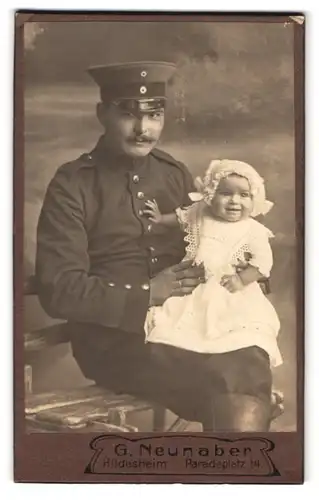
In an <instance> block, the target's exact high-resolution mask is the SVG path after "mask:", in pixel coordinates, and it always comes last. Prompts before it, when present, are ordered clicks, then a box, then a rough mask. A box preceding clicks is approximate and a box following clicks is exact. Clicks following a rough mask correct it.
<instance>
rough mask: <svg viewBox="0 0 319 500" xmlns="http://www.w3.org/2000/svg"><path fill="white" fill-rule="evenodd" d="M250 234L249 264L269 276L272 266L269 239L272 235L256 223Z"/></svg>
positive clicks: (266, 276)
mask: <svg viewBox="0 0 319 500" xmlns="http://www.w3.org/2000/svg"><path fill="white" fill-rule="evenodd" d="M257 224H258V226H257V225H256V226H255V227H254V229H253V230H252V232H251V235H250V242H249V247H250V250H251V254H252V258H251V259H250V261H249V264H251V265H252V266H254V267H256V268H257V269H258V270H259V272H260V273H261V274H262V275H263V276H265V278H269V275H270V271H271V268H272V266H273V255H272V250H271V246H270V244H269V239H270V238H273V237H274V235H273V233H272V232H271V231H269V229H267V228H266V227H265V226H263V225H262V224H259V223H257Z"/></svg>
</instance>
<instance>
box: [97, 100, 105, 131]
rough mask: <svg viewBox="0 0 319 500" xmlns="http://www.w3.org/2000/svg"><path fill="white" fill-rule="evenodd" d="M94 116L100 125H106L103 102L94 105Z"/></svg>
mask: <svg viewBox="0 0 319 500" xmlns="http://www.w3.org/2000/svg"><path fill="white" fill-rule="evenodd" d="M96 116H97V118H98V120H99V122H100V124H101V125H102V127H105V125H106V107H105V104H104V103H103V102H99V103H97V105H96Z"/></svg>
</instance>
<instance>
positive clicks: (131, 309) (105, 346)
mask: <svg viewBox="0 0 319 500" xmlns="http://www.w3.org/2000/svg"><path fill="white" fill-rule="evenodd" d="M193 191H194V186H193V180H192V177H191V175H190V173H189V172H188V170H187V169H186V167H185V166H184V165H183V164H181V163H179V162H177V161H176V160H175V159H173V158H172V157H171V156H170V155H168V154H167V153H164V152H162V151H160V150H157V149H154V150H153V151H152V152H151V153H150V154H149V155H148V156H146V157H144V158H139V159H132V158H128V157H125V156H123V157H120V156H117V157H114V156H112V154H111V153H110V152H109V151H108V150H107V149H106V147H105V141H104V138H103V137H102V138H101V139H100V140H99V142H98V144H97V145H96V147H95V148H94V150H93V151H92V152H91V153H90V154H85V155H82V156H81V157H80V158H78V159H77V160H75V161H72V162H70V163H68V164H65V165H63V166H62V167H60V168H59V169H58V171H57V173H56V174H55V176H54V178H53V179H52V181H51V183H50V184H49V187H48V189H47V193H46V196H45V199H44V203H43V208H42V211H41V214H40V218H39V223H38V233H37V256H36V277H37V286H38V294H39V299H40V302H41V304H42V306H43V308H44V309H45V310H46V312H47V313H48V314H49V315H50V316H52V317H55V318H61V319H65V320H67V326H66V328H67V330H68V334H69V336H70V339H71V343H72V348H73V353H74V356H75V358H76V360H77V362H78V364H79V366H80V368H81V370H82V372H83V374H84V375H85V376H86V377H87V378H89V379H92V380H95V381H96V382H97V383H98V384H101V385H104V386H106V387H107V388H109V389H111V390H115V391H117V392H128V393H132V394H134V395H137V396H139V397H142V398H146V399H149V400H155V401H158V402H160V403H162V404H164V405H165V406H166V407H168V408H171V409H172V410H173V411H175V413H178V414H180V415H181V416H184V417H185V418H189V419H194V420H196V419H198V420H201V418H200V415H201V414H202V412H203V411H205V410H204V406H203V405H204V403H205V401H206V400H207V395H209V394H210V393H211V391H212V387H213V386H214V385H215V386H216V384H215V382H214V375H213V374H214V373H215V372H216V370H217V371H219V372H220V369H221V368H222V369H223V370H224V371H225V367H229V370H228V371H229V373H228V374H226V375H225V377H224V378H227V386H228V389H229V390H231V391H233V392H234V391H236V390H237V389H238V390H239V391H243V392H251V393H253V394H257V393H259V392H260V388H261V387H265V386H266V392H267V393H268V392H269V387H270V385H269V384H270V383H271V382H269V380H268V376H269V372H268V360H267V359H265V356H264V355H262V354H260V353H259V352H257V351H254V349H258V348H249V349H246V350H242V351H243V352H239V354H237V357H236V356H235V357H236V360H234V353H226V354H215V355H209V357H207V355H201V354H196V353H189V354H186V355H185V352H183V351H181V350H178V349H174V348H171V347H170V346H160V345H158V346H156V345H153V346H152V345H149V344H145V343H144V322H145V318H146V314H147V310H148V307H149V283H150V279H151V278H152V277H153V276H155V275H156V274H157V273H159V272H160V271H161V270H163V269H165V268H167V267H169V266H171V265H173V264H176V263H178V262H180V261H181V260H182V258H183V257H184V255H185V243H184V234H183V233H182V232H180V231H178V230H176V229H167V228H166V229H164V228H160V227H159V225H152V224H150V222H149V220H148V218H147V217H146V216H144V215H143V209H144V205H145V201H146V200H148V199H156V201H157V203H158V206H159V209H160V211H161V213H163V214H165V213H171V212H173V211H174V210H175V209H177V208H178V207H183V206H186V205H188V204H189V198H188V193H189V192H193ZM227 355H228V357H229V359H230V362H229V363H227V362H226V358H227ZM225 356H226V358H225ZM250 358H252V359H250ZM227 359H228V358H227ZM245 366H246V371H245V370H244V371H245V373H243V376H242V377H241V378H240V377H239V376H238V373H239V367H245ZM236 367H237V368H236ZM247 367H249V370H250V371H249V370H248V371H249V373H248V372H247ZM251 370H253V373H254V377H252V373H251ZM226 371H227V370H226ZM218 378H219V379H221V375H220V373H219V375H218ZM265 379H266V380H265ZM252 380H255V381H256V382H254V384H253V385H254V387H252V383H251V381H252ZM239 381H240V383H242V384H244V386H243V387H239V388H238V383H239ZM257 382H258V383H257ZM249 384H250V385H249ZM247 385H249V387H248V389H247ZM264 392H265V391H264ZM190 393H191V394H192V397H191V398H190V397H189V395H190Z"/></svg>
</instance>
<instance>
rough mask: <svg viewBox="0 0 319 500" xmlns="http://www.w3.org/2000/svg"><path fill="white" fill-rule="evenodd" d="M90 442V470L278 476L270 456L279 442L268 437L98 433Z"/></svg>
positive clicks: (104, 472)
mask: <svg viewBox="0 0 319 500" xmlns="http://www.w3.org/2000/svg"><path fill="white" fill-rule="evenodd" d="M185 442H187V443H188V444H187V445H185ZM90 447H91V448H92V449H93V450H94V454H93V457H92V459H91V461H90V463H89V464H88V466H87V468H86V470H85V472H86V473H87V474H143V475H145V474H149V475H159V474H161V475H163V474H164V475H183V474H186V475H205V476H207V475H218V476H230V475H231V476H279V475H280V474H279V471H278V470H277V469H276V467H275V465H274V463H273V461H272V460H271V457H270V454H271V452H272V450H273V449H274V447H275V445H274V443H273V442H272V441H270V440H269V439H266V438H254V437H252V438H239V439H221V438H216V437H211V438H210V437H207V436H198V435H193V436H189V435H187V436H181V435H174V436H154V437H147V438H143V437H141V438H129V437H126V436H124V435H123V436H122V435H121V436H119V435H112V434H110V435H103V436H99V437H97V438H94V439H93V440H92V441H91V443H90Z"/></svg>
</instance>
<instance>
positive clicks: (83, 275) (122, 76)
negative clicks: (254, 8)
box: [19, 16, 303, 436]
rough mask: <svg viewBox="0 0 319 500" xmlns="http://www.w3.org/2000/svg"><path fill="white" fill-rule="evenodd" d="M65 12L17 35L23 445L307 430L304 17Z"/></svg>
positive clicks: (30, 24) (28, 24) (32, 24)
mask: <svg viewBox="0 0 319 500" xmlns="http://www.w3.org/2000/svg"><path fill="white" fill-rule="evenodd" d="M40 17H41V16H38V18H37V19H39V18H40ZM66 17H67V16H64V19H63V20H61V21H56V20H55V21H54V22H52V21H47V20H44V21H43V22H42V21H41V19H40V20H39V21H38V20H37V21H36V22H34V21H32V18H31V20H30V21H28V22H25V23H24V29H23V31H24V33H23V56H22V57H23V83H22V85H23V89H22V94H21V95H23V108H24V111H23V113H24V118H23V137H24V144H23V150H24V160H23V171H24V181H23V188H22V189H23V197H24V203H23V220H24V223H23V225H24V230H23V252H21V255H23V257H22V258H23V282H24V286H23V332H22V336H23V344H24V346H23V351H24V352H23V356H22V357H21V358H19V360H20V361H21V364H22V365H23V366H22V367H21V369H22V370H23V373H24V413H25V418H24V425H25V432H26V433H27V434H35V433H48V434H49V433H64V434H66V433H67V434H70V433H71V434H72V433H73V434H78V433H82V434H83V433H100V434H108V433H115V434H117V435H118V434H119V433H163V432H164V433H187V432H192V433H205V432H210V433H214V435H217V436H218V434H219V433H224V434H225V433H260V434H262V435H265V433H290V432H296V431H297V412H298V411H300V409H298V407H297V377H298V363H297V359H301V358H298V348H297V346H298V345H299V346H300V345H301V343H300V342H299V343H298V341H297V334H298V331H297V330H298V329H297V277H298V276H297V274H298V273H297V266H298V262H297V252H296V248H297V238H296V233H297V222H296V221H297V216H296V206H295V203H296V185H295V183H296V181H297V182H298V175H299V174H298V175H296V162H295V149H296V137H295V107H294V102H295V100H294V99H295V94H294V92H295V86H294V85H295V81H294V78H295V55H294V51H295V45H294V30H295V27H296V26H299V24H298V23H300V22H301V23H302V22H303V21H300V19H299V20H297V21H296V20H294V19H292V18H291V19H288V17H287V16H286V17H285V21H280V20H277V22H271V20H269V19H268V18H267V17H264V19H263V18H262V16H261V17H260V18H259V20H258V22H254V21H250V20H249V19H248V16H246V20H245V21H243V20H241V19H238V20H236V19H234V17H235V16H233V18H232V20H231V21H228V20H227V18H226V20H224V21H222V20H216V21H215V20H214V19H213V18H211V20H210V21H196V20H195V21H193V20H192V19H190V18H187V17H186V18H185V19H183V20H180V19H179V20H175V19H174V16H172V18H171V19H170V21H169V22H167V21H161V20H158V21H156V20H152V21H147V20H142V19H141V20H139V21H136V20H128V19H124V18H123V19H122V20H116V21H112V20H100V21H99V20H92V21H91V20H85V21H84V20H83V21H81V22H79V21H73V20H67V19H66ZM124 17H125V16H124ZM127 17H128V16H127ZM287 19H288V20H287ZM299 140H300V138H299ZM298 172H300V170H298ZM300 176H302V174H300ZM302 182H303V180H302V179H300V183H301V184H302ZM301 355H302V353H301V352H300V353H299V356H301ZM22 359H23V361H22ZM20 361H19V362H20ZM299 373H301V372H299Z"/></svg>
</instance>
